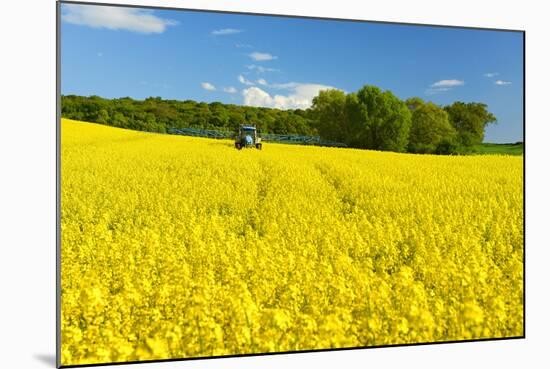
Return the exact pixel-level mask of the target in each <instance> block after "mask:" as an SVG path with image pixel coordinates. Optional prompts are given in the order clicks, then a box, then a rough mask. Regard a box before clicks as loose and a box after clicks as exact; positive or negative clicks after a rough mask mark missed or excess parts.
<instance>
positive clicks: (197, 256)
mask: <svg viewBox="0 0 550 369" xmlns="http://www.w3.org/2000/svg"><path fill="white" fill-rule="evenodd" d="M61 150H62V154H61V159H62V165H61V180H62V199H61V212H62V214H61V228H62V233H61V236H62V244H61V248H62V255H61V266H62V267H61V268H62V269H61V273H62V280H61V294H62V295H61V299H62V304H61V308H62V321H61V332H62V341H61V343H62V347H61V348H62V364H63V365H69V364H88V363H102V362H120V361H130V360H150V359H167V358H189V357H202V356H211V355H227V354H248V353H264V352H273V351H294V350H309V349H326V348H338V347H356V346H374V345H386V344H400V343H416V342H434V341H448V340H464V339H477V338H489V337H490V338H493V337H510V336H520V335H522V334H523V237H524V236H523V191H522V183H523V163H522V158H521V157H511V156H508V157H505V156H467V157H449V156H430V155H410V154H397V153H388V152H375V151H365V150H353V149H339V148H320V147H308V146H292V145H282V144H271V145H270V144H266V145H265V147H264V150H262V151H259V150H255V149H250V150H241V151H239V150H235V149H234V148H233V143H232V142H231V141H227V140H211V139H203V138H192V137H179V136H170V135H162V134H150V133H143V132H134V131H128V130H122V129H117V128H111V127H106V126H101V125H96V124H91V123H83V122H76V121H69V120H63V121H62V141H61Z"/></svg>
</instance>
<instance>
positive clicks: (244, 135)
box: [235, 125, 262, 150]
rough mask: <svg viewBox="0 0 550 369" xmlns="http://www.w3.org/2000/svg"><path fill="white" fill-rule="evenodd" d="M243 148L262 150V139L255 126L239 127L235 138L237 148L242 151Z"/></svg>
mask: <svg viewBox="0 0 550 369" xmlns="http://www.w3.org/2000/svg"><path fill="white" fill-rule="evenodd" d="M243 147H255V148H257V149H258V150H261V149H262V139H261V138H260V135H259V134H258V131H257V130H256V127H254V126H245V125H241V126H239V132H238V133H237V137H235V148H236V149H238V150H240V149H242V148H243Z"/></svg>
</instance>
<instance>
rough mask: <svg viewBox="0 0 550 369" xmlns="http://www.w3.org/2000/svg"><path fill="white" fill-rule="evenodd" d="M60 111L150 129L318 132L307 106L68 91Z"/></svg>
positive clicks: (116, 125)
mask: <svg viewBox="0 0 550 369" xmlns="http://www.w3.org/2000/svg"><path fill="white" fill-rule="evenodd" d="M61 115H62V116H63V117H65V118H69V119H75V120H82V121H86V122H94V123H101V124H107V125H111V126H115V127H120V128H129V129H134V130H140V131H149V132H161V133H165V132H167V130H168V128H188V127H190V128H201V129H216V130H223V131H236V130H237V129H238V128H239V125H240V124H252V125H256V127H258V128H259V129H260V130H261V131H262V132H265V133H277V134H298V135H305V136H314V135H317V134H318V132H317V129H316V128H315V124H314V122H313V119H312V117H311V112H310V111H306V110H300V109H296V110H279V109H270V108H259V107H252V106H241V105H234V104H222V103H220V102H213V103H209V104H208V103H204V102H196V101H193V100H185V101H179V100H163V99H161V98H160V97H149V98H147V99H145V100H135V99H132V98H130V97H123V98H118V99H105V98H102V97H99V96H89V97H87V96H76V95H65V96H62V97H61Z"/></svg>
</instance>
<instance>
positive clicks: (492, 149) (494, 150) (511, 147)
mask: <svg viewBox="0 0 550 369" xmlns="http://www.w3.org/2000/svg"><path fill="white" fill-rule="evenodd" d="M475 150H476V152H477V153H479V154H500V155H523V144H522V143H519V144H493V143H484V144H481V145H477V146H476V147H475Z"/></svg>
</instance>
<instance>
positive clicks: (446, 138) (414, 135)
mask: <svg viewBox="0 0 550 369" xmlns="http://www.w3.org/2000/svg"><path fill="white" fill-rule="evenodd" d="M312 112H313V114H314V120H315V121H316V122H317V124H316V126H317V128H318V132H319V134H320V135H321V137H324V138H326V139H331V140H337V141H340V142H344V143H346V144H347V145H348V146H351V147H357V148H364V149H373V150H384V151H396V152H412V153H431V154H461V153H466V152H469V151H472V150H473V147H474V146H475V145H478V144H480V143H482V142H483V138H484V134H485V128H486V126H487V125H488V124H490V123H495V122H496V118H495V116H494V115H493V114H491V113H490V112H489V111H488V110H487V105H485V104H482V103H464V102H455V103H453V104H451V105H447V106H438V105H436V104H434V103H432V102H425V101H424V100H422V99H421V98H419V97H413V98H409V99H407V100H405V101H402V100H400V99H399V98H398V97H396V96H395V95H394V94H393V93H392V92H391V91H382V90H380V89H379V88H378V87H375V86H364V87H362V88H361V89H360V90H359V91H357V92H354V93H348V94H346V93H345V92H343V91H340V90H326V91H321V92H320V93H319V95H318V96H317V97H315V98H314V99H313V106H312Z"/></svg>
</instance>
